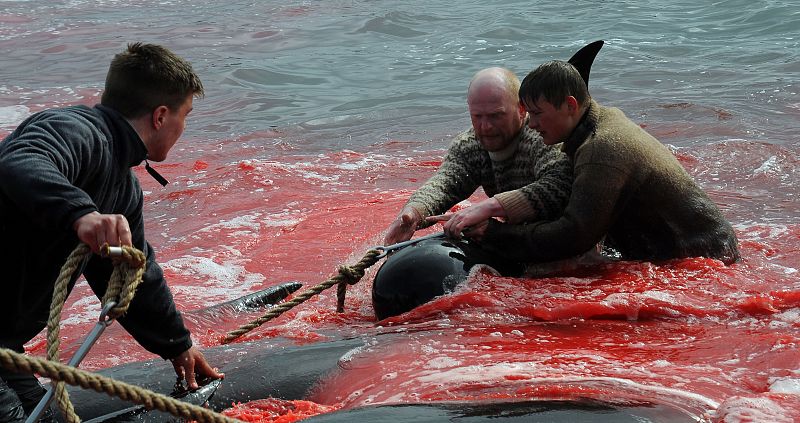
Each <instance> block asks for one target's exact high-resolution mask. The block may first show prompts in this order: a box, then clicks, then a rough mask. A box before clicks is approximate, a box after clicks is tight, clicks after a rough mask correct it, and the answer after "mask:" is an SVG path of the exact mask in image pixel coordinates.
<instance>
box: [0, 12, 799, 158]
mask: <svg viewBox="0 0 800 423" xmlns="http://www.w3.org/2000/svg"><path fill="white" fill-rule="evenodd" d="M798 22H800V8H797V7H796V6H795V5H793V4H792V3H791V2H788V1H786V2H784V1H774V0H755V1H752V0H729V1H713V2H711V1H709V2H702V1H701V2H698V1H688V0H678V1H666V2H664V1H652V0H646V1H632V0H628V1H625V0H611V1H571V2H564V1H558V2H554V1H543V2H529V1H510V0H506V1H458V2H450V1H431V0H411V1H402V2H397V1H389V0H378V1H365V0H328V1H216V0H212V1H203V2H199V1H180V0H144V1H136V2H132V1H121V0H119V1H117V0H105V1H82V0H57V1H48V2H39V1H7V0H6V1H0V57H2V59H0V60H2V66H0V124H1V125H0V127H2V129H4V130H8V129H9V128H11V127H13V124H15V123H16V122H15V121H18V120H20V118H19V117H18V116H9V114H12V115H13V113H11V112H13V111H16V114H17V115H21V114H22V113H21V112H20V109H19V107H20V106H25V107H28V108H29V109H32V110H35V109H38V108H41V106H42V105H45V106H51V105H59V104H61V103H71V102H80V101H84V102H92V101H90V100H91V99H90V100H87V99H86V98H85V96H81V94H80V92H78V93H75V91H80V89H81V88H83V89H84V90H85V91H88V92H90V93H95V94H96V93H97V92H98V91H99V90H100V89H101V88H102V83H103V77H104V74H105V71H106V69H107V64H108V61H109V60H110V58H111V56H112V55H113V54H115V53H116V52H118V51H120V50H122V48H123V47H124V45H125V43H127V42H131V41H138V40H141V41H146V42H156V43H161V44H164V45H166V46H168V47H170V48H171V49H173V50H175V51H176V52H178V53H179V54H180V55H182V56H184V57H187V58H188V59H190V60H191V61H192V63H193V64H194V66H195V68H196V70H197V71H198V72H199V74H200V75H201V77H202V79H203V81H204V83H205V85H206V88H207V96H206V98H205V99H203V100H202V101H198V102H196V104H195V110H196V111H195V112H194V113H193V116H192V118H191V121H190V126H189V128H188V130H187V137H190V138H194V139H200V140H201V142H208V143H209V144H214V143H221V142H225V141H226V140H231V139H237V138H238V137H246V136H258V134H260V133H262V132H266V133H270V132H271V131H279V133H280V134H281V136H282V137H283V138H285V140H286V141H287V142H290V143H293V145H300V146H301V148H303V149H306V150H308V151H314V150H339V149H346V148H349V149H356V150H357V149H362V148H374V147H376V146H380V145H382V144H383V143H385V142H386V141H391V140H397V139H399V140H421V141H430V142H431V143H433V145H434V146H435V147H436V148H442V147H443V145H445V144H444V142H445V140H446V138H447V136H448V135H450V134H453V133H455V132H457V131H459V130H461V129H463V128H464V127H466V126H468V125H469V116H468V114H467V112H466V105H465V101H464V94H465V90H466V86H467V83H468V81H469V78H470V77H471V76H472V75H473V74H474V73H475V72H476V71H477V70H479V69H481V68H484V67H488V66H505V67H508V68H510V69H512V70H514V71H515V72H517V73H518V74H519V75H520V77H522V76H524V75H525V74H526V73H527V72H529V71H530V70H532V69H533V68H534V67H535V66H537V65H538V64H540V63H542V62H544V61H546V60H550V59H556V58H557V59H566V58H568V57H569V56H570V55H571V54H572V53H573V52H574V51H576V50H577V49H578V48H580V47H581V46H582V45H584V44H586V43H588V42H591V41H594V40H596V39H603V40H605V41H606V45H605V47H604V48H603V50H602V51H601V52H600V54H599V56H598V58H597V60H596V61H595V65H594V68H593V71H592V78H591V84H590V85H591V91H592V94H593V96H594V97H595V98H596V99H598V100H599V101H600V102H601V103H604V104H607V105H614V106H617V107H620V108H622V109H623V110H624V111H625V112H626V113H627V114H628V115H629V116H630V117H632V118H633V119H634V120H636V121H637V122H640V123H642V124H645V125H647V126H648V127H649V128H651V129H652V130H653V131H654V132H655V133H657V134H659V135H661V138H662V140H664V138H666V140H664V141H665V142H669V143H670V144H673V145H677V146H686V145H694V144H706V143H711V142H717V141H724V140H727V139H744V140H753V141H759V142H761V141H764V142H768V143H774V144H780V145H784V146H789V145H794V144H796V143H797V139H798V136H797V135H798V133H800V131H799V130H800V98H798V92H800V78H798V77H800V53H799V52H800V48H798V47H799V46H800V23H798ZM15 107H16V109H15ZM22 110H23V112H24V109H22ZM4 114H5V116H4ZM254 134H255V135H254Z"/></svg>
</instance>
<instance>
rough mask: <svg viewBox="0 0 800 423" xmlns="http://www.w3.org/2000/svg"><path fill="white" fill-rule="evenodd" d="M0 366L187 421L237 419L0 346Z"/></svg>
mask: <svg viewBox="0 0 800 423" xmlns="http://www.w3.org/2000/svg"><path fill="white" fill-rule="evenodd" d="M0 365H2V366H3V367H4V368H6V369H8V370H11V371H14V372H18V373H37V374H39V375H42V376H44V377H47V378H50V379H51V380H56V381H59V382H61V383H64V382H66V383H68V384H70V385H73V386H80V387H82V388H85V389H91V390H93V391H95V392H101V393H106V394H108V395H111V396H116V397H119V398H122V399H123V400H126V401H130V402H133V403H136V404H141V405H143V406H144V407H145V408H147V409H148V410H154V409H155V410H159V411H164V412H167V413H170V414H172V415H173V416H177V417H180V418H183V419H187V420H196V421H198V422H204V423H205V422H212V423H216V422H220V423H236V422H240V421H239V420H236V419H232V418H230V417H226V416H223V415H222V414H219V413H216V412H214V411H211V410H208V409H205V408H203V407H199V406H196V405H194V404H189V403H185V402H182V401H178V400H176V399H174V398H172V397H169V396H166V395H162V394H158V393H155V392H151V391H148V390H146V389H143V388H140V387H138V386H134V385H130V384H127V383H124V382H120V381H117V380H114V379H111V378H108V377H105V376H101V375H98V374H96V373H91V372H87V371H84V370H80V369H76V368H74V367H70V366H67V365H64V364H61V363H56V362H53V361H48V360H43V359H41V358H39V357H31V356H27V355H24V354H19V353H17V352H14V351H12V350H9V349H6V348H0Z"/></svg>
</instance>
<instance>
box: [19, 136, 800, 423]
mask: <svg viewBox="0 0 800 423" xmlns="http://www.w3.org/2000/svg"><path fill="white" fill-rule="evenodd" d="M186 143H191V141H186ZM393 146H394V147H393ZM407 147H408V143H396V144H392V143H390V144H389V148H388V149H387V150H384V151H381V153H380V154H378V153H358V152H353V151H340V152H335V153H329V154H321V155H315V156H305V155H302V154H291V153H292V152H291V151H289V152H288V153H287V154H284V155H279V156H277V157H276V156H274V155H273V156H272V157H271V158H270V159H269V160H259V159H250V158H242V157H240V156H241V152H237V153H236V154H234V155H226V154H225V153H223V152H221V151H214V152H205V153H203V154H200V155H199V157H196V158H192V159H191V160H187V161H185V162H181V161H177V162H174V163H173V164H170V165H161V166H159V167H158V170H159V171H160V172H161V173H162V174H164V175H165V176H166V177H167V178H168V179H170V180H171V181H172V184H171V185H169V186H168V187H167V188H164V189H162V188H160V187H159V186H158V185H157V184H156V183H155V182H154V181H152V180H150V179H149V177H148V176H147V175H146V174H144V173H143V172H142V173H141V174H140V178H141V179H142V182H143V186H144V188H145V190H146V210H145V213H146V215H147V216H149V217H150V219H149V220H148V222H147V230H148V235H149V238H150V241H151V243H152V244H153V245H154V246H155V247H156V248H157V251H158V253H159V260H160V262H161V263H162V264H163V267H164V269H165V274H166V276H167V278H168V280H169V282H170V285H171V286H172V289H173V291H174V294H175V299H176V302H177V303H178V304H179V307H180V308H181V309H182V310H184V311H192V310H195V311H194V312H189V313H187V314H186V316H185V317H186V321H187V324H188V325H189V327H190V328H191V330H192V332H193V337H194V340H195V342H196V343H197V344H199V345H200V346H202V347H209V346H214V345H219V343H220V337H221V336H222V335H224V334H225V332H226V331H228V330H230V329H233V328H236V327H237V326H238V325H240V324H242V323H245V322H246V321H248V320H249V319H252V318H254V317H256V316H257V315H253V316H239V317H237V318H236V319H232V320H231V321H216V320H215V321H212V320H209V317H206V316H204V315H203V313H202V308H204V307H207V306H210V305H213V304H216V303H218V302H220V301H223V300H227V299H231V298H235V297H238V296H241V295H243V294H245V293H247V292H251V291H254V290H257V289H260V288H264V287H268V286H271V285H275V284H277V283H280V282H284V281H288V280H297V281H300V282H302V283H304V285H305V286H306V287H310V286H312V285H314V284H317V283H319V282H322V281H324V280H325V279H327V278H329V277H331V276H333V275H334V274H335V272H336V269H337V266H338V265H340V264H352V263H355V262H356V261H357V260H358V259H360V258H361V256H362V255H363V254H364V253H365V252H366V251H367V250H368V249H369V247H371V246H373V245H376V244H379V243H380V240H381V238H382V235H383V231H384V229H385V227H386V226H387V225H388V223H389V221H390V220H391V219H392V218H393V217H394V215H395V213H396V212H397V210H398V209H399V208H400V207H401V206H402V204H403V202H404V200H405V198H407V196H408V195H409V193H410V192H411V191H412V190H413V189H414V188H415V187H416V186H418V185H419V184H420V183H421V182H422V181H424V180H425V178H427V176H429V175H430V174H431V173H432V172H433V171H434V170H435V168H436V166H438V164H439V160H440V157H441V153H442V152H441V151H427V152H419V153H414V154H412V155H410V156H408V155H407V154H405V153H406V152H408V151H409V149H408V148H407ZM793 153H794V152H793V151H789V150H788V149H786V148H783V147H776V146H772V145H768V144H759V143H751V142H727V143H723V144H719V145H707V146H703V147H698V148H693V149H689V148H686V149H680V150H676V154H677V156H678V157H679V159H680V160H681V161H682V163H683V164H684V165H685V166H686V167H687V169H689V171H690V172H691V173H692V174H693V175H695V177H696V178H697V179H698V181H699V182H700V183H701V184H702V185H703V186H704V187H706V188H707V189H708V190H709V192H710V193H711V195H712V197H713V198H714V199H715V200H716V201H717V202H718V203H719V204H720V205H721V207H722V208H723V210H724V212H725V214H726V215H727V216H728V217H729V218H730V219H731V221H732V222H733V224H734V226H735V228H736V231H737V235H738V236H739V239H740V248H741V252H742V257H743V258H742V260H741V261H740V262H738V263H736V264H734V265H732V266H729V267H728V266H724V265H723V264H721V263H720V262H718V261H715V260H709V259H702V258H693V259H684V260H673V261H669V262H664V263H647V262H621V263H614V264H609V265H604V266H601V267H597V268H594V269H590V270H587V271H585V272H583V273H582V274H579V275H575V276H571V277H559V278H544V279H524V278H504V277H498V276H493V275H491V274H490V273H487V272H485V271H480V270H479V271H476V272H474V273H473V274H472V275H471V276H470V278H469V279H468V281H467V282H466V283H465V284H463V285H462V286H461V287H460V288H459V289H458V290H457V291H456V292H455V293H453V294H450V295H447V296H444V297H441V298H438V299H436V300H434V301H433V302H431V303H429V304H426V305H423V306H421V307H419V308H418V309H415V310H413V311H411V312H409V313H407V314H405V315H402V316H399V317H395V318H392V319H389V320H387V321H382V322H375V319H374V317H373V315H372V310H371V305H370V299H369V298H370V283H371V278H372V276H373V275H374V272H375V270H376V269H377V267H378V266H379V265H376V266H374V267H373V268H371V269H369V270H368V272H367V275H366V276H365V277H364V279H363V280H362V281H361V282H360V283H358V284H356V285H355V286H352V287H351V288H350V290H349V292H348V297H347V303H346V311H345V313H342V314H339V313H336V312H335V302H336V299H335V292H334V291H335V290H330V292H328V291H326V292H323V293H322V294H320V295H319V296H317V297H314V298H312V299H311V300H309V301H308V302H306V303H304V304H302V305H300V306H298V307H296V308H295V309H292V310H290V311H288V312H287V313H285V314H284V315H282V316H280V317H279V318H277V319H275V320H274V321H271V322H269V323H268V324H266V325H264V326H263V327H261V328H258V329H256V330H254V331H253V332H251V333H250V334H248V335H246V336H245V337H244V338H243V340H252V339H263V338H273V337H282V338H288V339H291V340H294V341H295V342H297V343H298V344H308V343H315V342H320V341H325V340H331V339H336V338H338V337H352V336H360V337H362V338H363V339H364V340H365V342H366V347H364V348H362V349H359V350H356V351H352V352H351V353H350V354H348V356H347V357H345V358H343V359H342V361H341V363H340V369H339V371H338V372H336V373H335V374H333V375H332V376H331V377H330V378H328V379H326V380H323V381H320V383H319V384H318V386H317V387H316V388H315V389H314V391H313V392H314V393H313V394H312V395H310V396H309V397H308V398H306V400H307V401H309V402H306V401H298V402H289V403H287V402H286V401H284V400H283V399H280V398H278V399H263V400H259V401H258V402H256V403H252V404H238V405H236V406H235V407H234V408H233V409H232V410H229V411H228V413H229V415H231V416H236V417H238V418H242V419H244V420H247V421H281V422H283V421H292V419H299V418H302V417H304V416H308V415H314V414H317V413H322V412H328V411H331V410H335V409H346V408H351V407H358V406H364V405H370V404H392V403H412V402H430V401H488V400H492V401H496V400H523V399H575V398H586V397H589V398H594V399H599V400H604V401H609V402H612V403H619V404H625V403H627V402H630V403H635V402H637V401H642V400H648V401H655V402H659V403H662V404H666V405H670V406H673V407H677V408H679V409H682V410H685V411H686V412H687V413H690V414H692V415H696V416H706V417H707V418H708V419H710V420H714V421H748V419H752V420H753V421H793V419H798V418H800V407H799V406H798V392H800V389H799V388H798V387H799V386H800V368H798V363H800V348H798V346H799V345H800V283H798V280H797V269H798V267H800V251H798V245H800V243H799V242H798V241H799V240H800V225H798V224H797V223H796V215H797V209H796V207H795V204H794V199H795V198H796V194H797V191H798V189H797V188H796V186H797V184H796V183H797V182H798V181H797V159H795V158H794V157H795V156H796V155H795V154H793ZM744 160H746V161H747V162H744ZM734 164H735V165H736V166H734ZM753 168H756V169H759V168H760V169H763V171H762V172H760V173H759V172H753ZM774 168H780V169H781V171H780V172H778V171H774V172H773V171H772V170H773V169H774ZM743 169H748V170H747V171H745V170H743ZM479 196H480V194H478V195H477V196H476V197H475V198H473V199H472V201H475V200H476V199H477V198H478V197H479ZM97 311H98V306H97V305H96V300H94V299H93V298H92V296H91V295H90V293H89V290H88V288H87V287H86V286H85V285H84V284H80V285H79V286H78V287H77V288H76V292H75V293H73V294H72V295H71V296H70V300H69V302H68V307H67V309H66V311H65V314H66V316H68V317H67V318H66V320H65V322H64V329H63V334H64V336H65V337H66V339H67V340H69V342H65V343H64V348H65V350H66V351H65V352H64V353H63V354H65V355H69V354H70V353H71V351H73V350H74V349H75V348H76V346H77V343H78V342H79V340H80V338H81V337H82V334H83V333H85V332H86V331H87V330H88V328H89V327H90V326H91V322H92V320H93V319H94V316H96V313H97ZM28 347H29V350H30V351H31V352H32V353H36V354H43V353H44V341H43V338H41V337H40V338H37V340H35V341H34V342H32V343H30V344H29V345H28ZM150 357H151V356H150V354H149V353H147V352H145V351H143V350H142V349H141V348H140V347H139V346H138V345H136V343H135V342H133V341H132V340H131V339H130V337H129V336H128V335H126V334H125V333H124V332H122V331H121V330H119V328H112V329H110V330H109V331H108V336H107V337H106V338H105V339H104V340H102V341H101V342H100V343H99V344H98V346H97V347H96V348H95V349H94V350H93V351H92V352H91V354H90V356H89V357H88V358H87V360H86V361H85V363H84V367H87V368H101V367H107V366H111V365H115V364H119V363H123V362H128V361H133V360H139V359H146V358H150ZM282 410H283V411H282Z"/></svg>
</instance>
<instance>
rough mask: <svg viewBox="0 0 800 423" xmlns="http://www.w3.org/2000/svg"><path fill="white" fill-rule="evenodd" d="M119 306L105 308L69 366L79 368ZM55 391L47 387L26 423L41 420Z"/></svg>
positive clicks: (109, 305) (110, 305)
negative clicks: (113, 311) (112, 310)
mask: <svg viewBox="0 0 800 423" xmlns="http://www.w3.org/2000/svg"><path fill="white" fill-rule="evenodd" d="M116 306H117V302H116V301H109V302H108V303H106V305H105V306H103V309H102V310H101V311H100V317H98V319H97V323H95V325H94V327H93V328H92V330H91V331H90V332H89V334H88V335H86V339H84V341H83V343H82V344H81V346H80V348H78V351H76V352H75V355H73V356H72V358H70V360H69V362H68V363H67V364H68V365H70V366H72V367H78V364H80V363H81V361H83V359H84V358H85V357H86V354H88V353H89V350H90V349H91V348H92V346H94V344H95V342H97V340H98V339H99V338H100V335H102V334H103V331H105V330H106V328H107V327H109V326H110V325H111V324H112V323H114V318H113V317H109V316H108V313H110V312H111V309H113V308H114V307H116ZM54 392H55V391H54V389H53V385H52V383H51V384H50V385H49V386H48V387H47V392H45V394H44V396H43V397H42V399H41V400H39V403H38V404H36V408H34V409H33V411H31V414H30V415H29V416H28V419H27V420H25V423H35V422H37V421H39V418H40V417H41V416H42V414H44V411H45V409H47V407H48V406H49V405H50V402H51V401H52V400H53V394H54Z"/></svg>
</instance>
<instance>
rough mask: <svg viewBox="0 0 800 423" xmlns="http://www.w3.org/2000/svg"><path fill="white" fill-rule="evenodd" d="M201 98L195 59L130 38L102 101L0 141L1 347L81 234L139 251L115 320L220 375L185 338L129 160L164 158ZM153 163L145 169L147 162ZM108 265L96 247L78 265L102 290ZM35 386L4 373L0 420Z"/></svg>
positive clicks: (21, 410) (32, 331)
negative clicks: (131, 284)
mask: <svg viewBox="0 0 800 423" xmlns="http://www.w3.org/2000/svg"><path fill="white" fill-rule="evenodd" d="M202 95H203V86H202V83H201V82H200V79H199V78H198V77H197V75H196V74H195V73H194V71H193V70H192V67H191V65H190V64H189V63H188V62H186V61H184V60H183V59H181V58H179V57H178V56H176V55H174V54H173V53H172V52H170V51H169V50H167V49H165V48H163V47H160V46H157V45H152V44H140V43H135V44H130V45H128V48H127V50H125V51H124V52H122V53H120V54H118V55H116V56H115V57H114V59H113V60H112V62H111V66H110V68H109V71H108V74H107V78H106V85H105V90H104V92H103V95H102V99H101V103H100V104H99V105H96V106H95V107H93V108H89V107H86V106H72V107H67V108H63V109H52V110H45V111H42V112H39V113H37V114H34V115H33V116H31V117H29V118H28V119H27V120H25V121H24V122H23V123H22V124H20V126H19V127H18V128H17V129H16V130H15V131H14V132H13V133H11V134H10V135H9V136H8V137H7V138H6V139H5V140H3V142H0V181H3V183H2V185H0V240H2V244H3V245H4V247H3V253H2V254H0V268H2V269H3V276H2V279H0V291H1V292H2V294H3V295H1V296H0V320H2V321H3V322H4V323H3V324H2V325H0V346H2V347H5V348H10V349H13V350H16V351H18V352H22V351H23V345H24V344H25V343H26V342H27V341H29V340H30V339H32V338H33V337H34V336H35V335H36V334H37V333H38V332H40V331H41V330H42V329H43V328H44V327H45V323H46V321H47V317H48V312H49V307H50V301H51V297H52V295H53V287H54V283H55V281H56V278H57V277H58V273H59V269H60V268H61V266H62V265H63V264H64V261H65V260H66V258H67V256H68V255H69V254H70V252H71V251H72V250H73V249H74V248H75V247H76V246H77V245H78V243H79V242H84V243H86V244H87V245H89V246H90V247H91V249H92V251H93V252H95V253H97V252H98V251H99V248H100V247H101V246H102V245H103V244H104V243H108V244H109V245H112V246H117V245H132V246H135V247H136V248H139V249H141V250H142V251H143V252H144V253H145V255H146V256H147V268H146V271H145V273H144V276H143V281H142V283H141V284H140V285H139V288H138V289H137V292H136V296H135V298H134V300H133V302H132V303H131V305H130V308H129V310H128V312H127V314H126V315H125V316H124V317H120V318H119V321H120V323H121V324H122V325H123V326H124V327H125V329H126V330H127V331H128V332H130V333H131V335H133V337H134V338H135V339H136V340H137V341H138V342H139V343H140V344H141V345H142V346H143V347H144V348H146V349H147V350H149V351H151V352H153V353H156V354H158V355H160V356H161V357H163V358H165V359H170V360H171V361H172V364H173V367H174V368H175V372H176V374H177V375H178V376H179V377H181V378H185V379H186V381H187V383H188V385H189V387H190V388H197V382H196V380H195V373H198V374H200V375H203V376H209V377H212V378H220V377H223V375H222V374H220V373H218V372H217V371H216V370H215V369H213V368H211V366H209V364H208V363H207V362H206V360H205V358H204V357H203V355H202V354H201V353H200V351H199V350H197V349H196V348H195V347H194V346H192V341H191V338H190V334H189V331H188V330H187V329H186V327H185V326H184V324H183V320H182V318H181V315H180V313H179V312H178V311H177V310H176V308H175V304H174V302H173V299H172V294H171V293H170V291H169V288H168V287H167V284H166V282H165V281H164V276H163V274H162V272H161V268H160V267H159V265H158V264H157V263H156V261H155V255H154V253H153V250H152V248H151V247H150V245H149V243H147V241H146V240H145V236H144V220H143V217H142V204H143V194H142V190H141V188H140V186H139V181H138V180H137V178H136V176H135V174H134V172H133V171H132V170H131V168H132V167H133V166H137V165H139V164H141V162H142V161H145V160H147V159H150V160H153V161H162V160H164V159H165V158H166V157H167V153H168V152H169V151H170V149H171V148H172V146H173V145H175V143H176V142H177V140H178V138H179V137H180V136H181V134H182V133H183V130H184V126H185V121H186V116H187V115H188V114H189V112H191V110H192V100H193V98H194V97H195V96H202ZM148 170H149V166H148ZM111 270H112V264H111V262H110V261H109V260H107V259H103V258H101V257H99V256H97V255H95V256H93V257H92V258H91V259H90V260H88V262H87V263H85V265H84V266H83V268H82V269H81V271H80V272H76V274H75V275H73V279H72V283H71V284H70V289H71V288H72V286H73V285H74V283H75V280H76V279H77V278H78V276H79V275H80V274H81V273H82V274H83V275H84V276H85V277H86V280H87V281H88V282H89V285H90V286H91V288H92V290H93V291H94V292H95V294H96V295H97V296H98V297H102V295H103V293H104V292H105V290H106V282H107V281H108V279H109V276H110V274H111ZM42 395H43V389H42V388H41V386H40V385H39V384H38V382H37V380H36V378H35V377H34V376H32V375H21V374H14V373H11V372H7V371H4V370H0V404H2V405H1V406H0V421H23V420H24V418H25V415H26V414H28V413H30V411H31V410H32V408H33V407H34V406H35V405H36V403H37V402H38V400H39V398H41V396H42Z"/></svg>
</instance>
